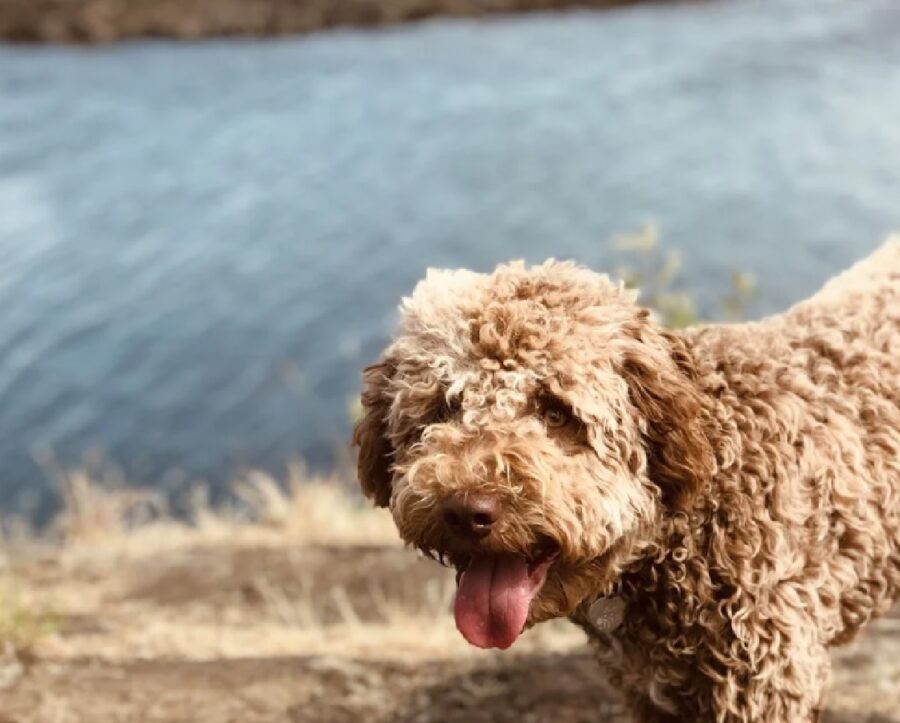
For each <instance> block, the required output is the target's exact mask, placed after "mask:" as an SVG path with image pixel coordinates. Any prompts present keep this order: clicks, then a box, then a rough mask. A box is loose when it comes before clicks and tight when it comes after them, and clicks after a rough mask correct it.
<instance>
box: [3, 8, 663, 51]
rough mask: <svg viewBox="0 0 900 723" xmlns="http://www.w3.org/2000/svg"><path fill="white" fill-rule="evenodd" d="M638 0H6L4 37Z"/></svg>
mask: <svg viewBox="0 0 900 723" xmlns="http://www.w3.org/2000/svg"><path fill="white" fill-rule="evenodd" d="M640 1H641V0H0V38H2V39H6V40H11V41H16V42H60V43H105V42H111V41H115V40H122V39H125V38H139V37H144V38H146V37H161V38H185V39H187V38H202V37H214V36H250V37H263V36H276V35H290V34H296V33H308V32H312V31H315V30H322V29H325V28H331V27H337V26H373V25H388V24H393V23H402V22H407V21H412V20H419V19H423V18H427V17H432V16H437V15H446V16H455V17H465V16H478V15H487V14H495V13H512V12H528V11H535V10H557V9H563V8H577V7H582V8H608V7H613V6H620V5H632V4H636V3H637V2H640ZM662 1H667V0H662ZM668 1H669V2H671V1H672V0H668Z"/></svg>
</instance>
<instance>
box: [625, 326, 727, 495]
mask: <svg viewBox="0 0 900 723" xmlns="http://www.w3.org/2000/svg"><path fill="white" fill-rule="evenodd" d="M636 337H637V340H638V343H637V344H636V345H634V346H633V347H631V348H630V349H629V351H628V352H626V355H625V359H624V361H623V366H622V375H623V377H624V378H625V380H626V382H627V383H628V388H629V391H630V397H631V401H632V403H633V404H634V406H635V407H636V408H637V411H638V413H639V415H640V417H641V419H642V420H643V423H642V429H641V432H642V435H643V438H644V445H645V448H646V450H647V473H648V476H649V477H650V479H651V480H652V481H653V482H655V483H656V484H657V485H658V486H659V487H660V489H661V490H662V494H663V500H664V501H665V502H666V503H667V504H668V505H670V507H672V508H673V509H686V508H687V507H688V506H689V505H690V502H691V500H692V499H693V497H694V495H695V494H696V493H697V491H698V490H699V489H701V488H702V487H703V486H704V485H705V484H706V483H707V482H708V481H709V480H710V478H711V477H712V474H713V470H714V466H715V458H714V455H713V450H712V445H711V444H710V441H709V438H708V436H707V433H706V431H705V429H704V409H703V404H702V399H701V395H700V389H699V387H698V385H697V373H696V369H695V366H694V361H693V358H692V357H691V354H690V352H689V351H688V349H687V347H686V345H685V342H684V340H683V339H682V338H681V337H680V336H678V335H677V334H675V333H673V332H670V331H666V330H657V329H646V328H645V331H644V333H640V332H639V333H637V334H636Z"/></svg>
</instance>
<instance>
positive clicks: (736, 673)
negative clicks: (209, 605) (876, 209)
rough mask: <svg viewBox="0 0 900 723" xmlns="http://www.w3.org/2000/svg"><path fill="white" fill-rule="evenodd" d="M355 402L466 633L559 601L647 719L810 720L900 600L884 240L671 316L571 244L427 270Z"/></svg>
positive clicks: (899, 491) (894, 350)
mask: <svg viewBox="0 0 900 723" xmlns="http://www.w3.org/2000/svg"><path fill="white" fill-rule="evenodd" d="M363 405H364V408H365V415H364V417H363V419H362V420H361V421H360V423H359V424H358V426H357V428H356V430H355V434H354V440H355V443H356V444H357V445H358V446H359V476H360V480H361V483H362V486H363V489H364V490H365V492H366V493H367V494H368V495H369V496H371V497H372V498H373V499H374V500H375V502H376V503H377V504H379V505H382V506H390V508H391V511H392V512H393V516H394V519H395V521H396V524H397V526H398V528H399V530H400V534H401V536H402V537H403V539H404V540H406V541H407V542H408V543H410V544H411V545H414V546H415V547H417V548H419V549H421V550H423V551H424V552H426V554H429V555H431V556H434V557H436V558H438V559H440V560H447V561H449V562H451V563H452V564H453V565H455V566H456V568H457V570H458V571H459V578H458V579H459V586H458V591H457V595H456V602H455V606H454V610H455V616H456V623H457V626H458V627H459V630H460V631H461V633H462V634H463V635H464V636H465V638H466V639H467V640H469V641H470V642H471V643H473V644H474V645H477V646H480V647H497V648H506V647H508V646H510V645H511V644H512V643H513V642H514V641H515V640H516V638H517V637H518V636H519V634H520V633H521V631H522V630H523V629H524V628H525V627H527V626H530V625H533V624H535V623H539V622H541V621H544V620H547V619H549V618H555V617H560V616H567V617H569V618H570V619H571V620H572V621H574V622H575V623H577V624H578V625H580V626H581V627H583V628H584V629H585V630H586V631H587V633H588V635H589V636H590V638H591V640H592V642H593V643H594V645H595V647H596V649H597V652H598V657H599V658H600V660H601V662H602V663H603V665H605V666H606V667H607V670H608V673H609V675H610V677H611V679H612V680H613V682H614V683H616V684H618V685H619V686H620V687H621V688H622V689H623V690H624V691H625V692H626V693H627V694H628V700H629V702H630V704H631V706H632V707H633V710H634V713H635V715H636V717H637V718H638V719H639V720H641V721H718V722H724V721H804V722H805V721H813V720H815V719H816V718H817V716H818V710H819V706H820V705H821V699H822V693H823V688H824V686H825V684H826V680H827V677H828V672H829V657H828V652H827V648H828V647H829V646H830V645H834V644H838V643H842V642H845V641H847V640H849V639H850V638H851V637H852V636H853V635H854V634H855V633H856V632H857V631H858V630H859V629H860V628H861V627H862V626H864V625H865V624H866V623H867V622H868V621H869V620H870V619H871V618H872V617H873V616H876V615H878V614H880V613H883V612H885V610H886V609H888V608H889V607H890V605H891V603H892V602H893V601H894V600H895V598H897V597H898V589H900V238H894V239H892V240H890V241H888V242H887V244H886V245H885V246H883V247H882V248H881V249H880V250H879V251H877V252H876V253H875V254H874V255H872V256H870V257H869V258H868V259H866V260H865V261H863V262H861V263H859V264H857V265H856V266H855V267H854V268H853V269H851V270H850V271H848V272H846V273H844V274H842V275H841V276H839V277H837V278H836V279H834V280H833V281H831V282H830V283H828V284H827V285H826V286H825V288H824V289H822V290H821V291H820V292H819V293H818V294H816V295H815V296H814V297H813V298H811V299H809V300H808V301H805V302H803V303H801V304H799V305H797V306H795V307H794V308H792V309H790V310H789V311H788V312H786V313H784V314H782V315H779V316H776V317H773V318H769V319H766V320H764V321H760V322H752V323H746V324H734V325H717V326H704V327H698V328H692V329H688V330H685V331H669V330H667V329H664V328H661V327H660V326H659V325H658V324H657V323H655V322H654V320H653V319H652V317H651V315H650V313H649V312H648V311H647V310H645V309H643V308H641V307H640V306H638V305H637V304H636V303H635V296H634V295H633V294H632V293H631V292H629V291H627V290H625V289H624V288H623V287H622V286H621V285H619V284H615V283H613V282H611V281H610V280H609V279H608V278H607V277H606V276H601V275H598V274H596V273H593V272H591V271H588V270H586V269H584V268H580V267H578V266H576V265H573V264H570V263H557V262H552V261H551V262H548V263H545V264H543V265H540V266H534V267H531V268H528V267H526V266H524V265H523V264H519V263H514V264H510V265H505V266H500V267H498V268H497V270H496V271H495V272H494V273H493V274H490V275H484V274H476V273H471V272H467V271H446V272H429V274H428V276H427V277H426V279H425V280H424V281H423V282H421V283H420V284H419V285H418V287H417V288H416V290H415V292H414V293H413V295H412V297H410V298H408V299H406V300H405V301H404V302H403V305H402V322H401V329H400V331H399V333H398V335H397V336H396V338H395V339H394V341H393V343H391V344H390V346H389V347H388V348H387V350H386V351H385V353H384V356H383V358H382V360H381V361H380V362H378V363H377V364H375V365H373V366H371V367H369V368H368V369H367V370H366V371H365V375H364V391H363Z"/></svg>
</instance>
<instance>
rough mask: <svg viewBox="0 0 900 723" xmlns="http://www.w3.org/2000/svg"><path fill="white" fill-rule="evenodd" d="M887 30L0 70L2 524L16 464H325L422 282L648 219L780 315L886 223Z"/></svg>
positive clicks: (659, 12)
mask: <svg viewBox="0 0 900 723" xmlns="http://www.w3.org/2000/svg"><path fill="white" fill-rule="evenodd" d="M898 35H900V5H898V4H897V3H896V2H895V0H856V1H855V2H846V0H833V1H832V0H815V1H813V0H808V1H801V0H767V1H765V2H763V1H761V0H746V1H743V2H742V1H741V0H735V1H733V2H729V1H727V0H723V1H722V2H716V3H704V4H698V5H684V6H677V7H676V6H660V7H657V6H641V7H636V8H631V9H627V10H620V11H613V12H608V13H598V14H592V13H573V14H564V15H536V16H527V17H520V18H503V19H496V20H491V21H489V22H468V21H463V22H458V21H455V22H447V21H437V22H431V23H427V24H424V25H419V26H410V27H404V28H399V29H393V30H389V31H383V32H359V31H342V32H337V33H326V34H322V35H317V36H312V37H306V38H296V39H289V40H279V41H261V42H257V41H238V42H235V41H227V42H225V41H223V42H206V43H186V44H176V43H169V42H153V43H135V44H127V45H123V46H114V47H108V48H99V49H60V48H49V47H46V48H24V47H9V46H8V47H0V309H2V310H3V311H2V314H0V350H2V353H0V464H2V477H0V479H2V482H0V507H2V508H3V509H4V510H17V511H21V512H25V513H34V512H35V511H36V510H39V509H45V510H46V508H47V505H48V501H49V500H51V499H52V495H51V490H52V484H51V483H50V482H49V481H48V479H47V476H46V474H44V473H43V472H42V471H41V470H40V469H39V468H38V467H37V466H36V464H35V461H34V457H33V455H34V451H35V450H36V449H40V448H51V449H53V450H54V452H55V454H56V456H57V458H58V459H59V461H60V463H61V464H76V463H78V462H79V461H80V460H81V459H82V455H83V454H84V452H85V450H88V449H92V448H96V449H100V450H103V451H104V452H105V454H106V455H107V457H108V458H109V459H110V460H112V461H114V462H115V463H117V464H118V465H120V466H121V467H122V469H123V472H124V474H125V476H126V477H127V478H128V479H129V480H131V481H133V482H135V483H142V484H158V485H162V486H164V487H167V488H175V487H177V486H178V485H180V484H182V483H183V482H184V481H185V480H188V479H197V478H203V479H207V480H210V481H212V482H213V483H214V484H219V485H221V484H223V483H224V482H225V481H227V480H228V479H229V478H231V477H232V476H233V474H234V473H235V471H236V470H237V469H240V468H241V467H243V466H261V467H264V468H268V469H272V470H274V471H277V470H278V469H279V468H280V467H281V465H282V464H283V463H284V462H285V460H288V459H290V458H292V457H296V456H301V457H305V458H307V459H309V460H311V461H312V463H313V464H318V465H327V464H328V463H329V461H330V459H331V458H332V455H333V454H334V450H335V448H336V446H340V445H342V444H343V443H344V441H345V440H346V437H347V432H348V426H349V425H348V411H347V407H348V399H349V398H350V397H351V396H352V395H353V394H354V392H355V391H356V388H357V383H358V370H359V368H360V367H361V366H362V365H363V364H364V363H365V362H367V361H370V360H372V359H373V358H374V356H375V355H376V354H377V352H378V350H379V348H380V347H381V345H382V344H383V343H384V341H385V339H386V336H387V334H388V332H389V329H390V325H391V322H392V319H393V314H394V309H395V307H396V304H397V301H398V299H399V297H400V296H401V295H402V294H403V293H406V292H408V291H409V290H410V289H411V288H412V286H413V284H414V283H415V281H416V280H417V279H418V278H419V277H420V276H422V274H423V272H424V269H425V268H426V267H428V266H448V265H450V266H468V267H474V268H478V269H489V268H491V266H492V265H493V264H494V263H496V262H497V261H500V260H503V259H508V258H510V257H524V258H526V259H529V260H541V259H544V258H546V257H548V256H556V257H573V258H576V259H578V260H580V261H582V262H585V263H587V264H590V265H592V266H594V267H596V268H604V267H605V266H608V265H609V264H611V263H613V256H612V253H611V251H610V248H609V245H608V244H607V243H605V242H606V241H607V240H608V239H609V238H610V237H611V236H612V235H613V234H615V233H617V232H620V231H623V230H627V229H632V228H634V227H636V226H638V225H640V224H641V223H642V222H644V221H646V220H648V219H653V220H656V221H657V222H658V223H659V225H660V227H661V228H662V230H663V233H664V238H665V241H666V244H667V246H669V247H672V248H675V249H679V250H681V252H682V253H683V256H684V259H685V267H686V279H685V281H686V285H687V286H688V288H690V289H692V290H694V291H696V293H697V295H698V297H699V299H700V302H701V305H702V306H703V307H705V308H706V309H710V308H711V306H712V304H713V300H714V299H715V297H716V296H717V295H719V294H720V293H721V292H722V291H723V288H724V285H725V283H726V280H727V275H728V272H729V271H730V270H732V269H738V268H739V269H745V270H748V271H751V272H754V273H755V274H756V275H757V276H758V277H759V279H760V292H759V297H758V301H757V303H756V304H755V307H754V309H753V311H754V313H756V314H763V313H768V312H773V311H776V310H778V309H780V308H783V307H784V306H785V305H787V304H789V303H790V302H792V301H795V300H797V299H799V298H801V297H803V296H804V295H806V294H808V293H809V292H811V291H812V290H814V289H815V288H816V287H817V286H818V285H819V284H820V283H821V282H822V281H823V280H824V279H825V278H827V277H828V276H829V275H831V274H832V273H834V272H836V271H837V270H839V269H841V268H842V267H844V266H846V265H847V264H848V263H850V262H851V261H852V260H854V259H856V258H858V257H860V256H862V255H864V254H865V253H866V252H867V251H869V250H870V249H872V248H874V247H875V246H876V245H877V243H878V242H879V240H880V239H881V237H882V236H883V235H884V234H885V233H886V232H887V231H888V230H889V229H891V228H893V227H900V203H898V198H900V194H898V190H900V43H898V42H896V38H897V37H898Z"/></svg>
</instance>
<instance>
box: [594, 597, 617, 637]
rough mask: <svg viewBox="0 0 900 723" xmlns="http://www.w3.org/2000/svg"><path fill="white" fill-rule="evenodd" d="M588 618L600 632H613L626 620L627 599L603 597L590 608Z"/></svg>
mask: <svg viewBox="0 0 900 723" xmlns="http://www.w3.org/2000/svg"><path fill="white" fill-rule="evenodd" d="M588 620H589V621H590V623H591V625H592V626H593V628H594V629H595V630H596V631H597V632H598V633H611V632H612V631H613V630H616V629H617V628H618V627H619V626H620V625H621V624H622V622H623V621H624V620H625V601H624V600H622V598H620V597H601V598H600V599H598V600H595V601H594V604H593V605H591V607H590V608H589V609H588Z"/></svg>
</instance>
